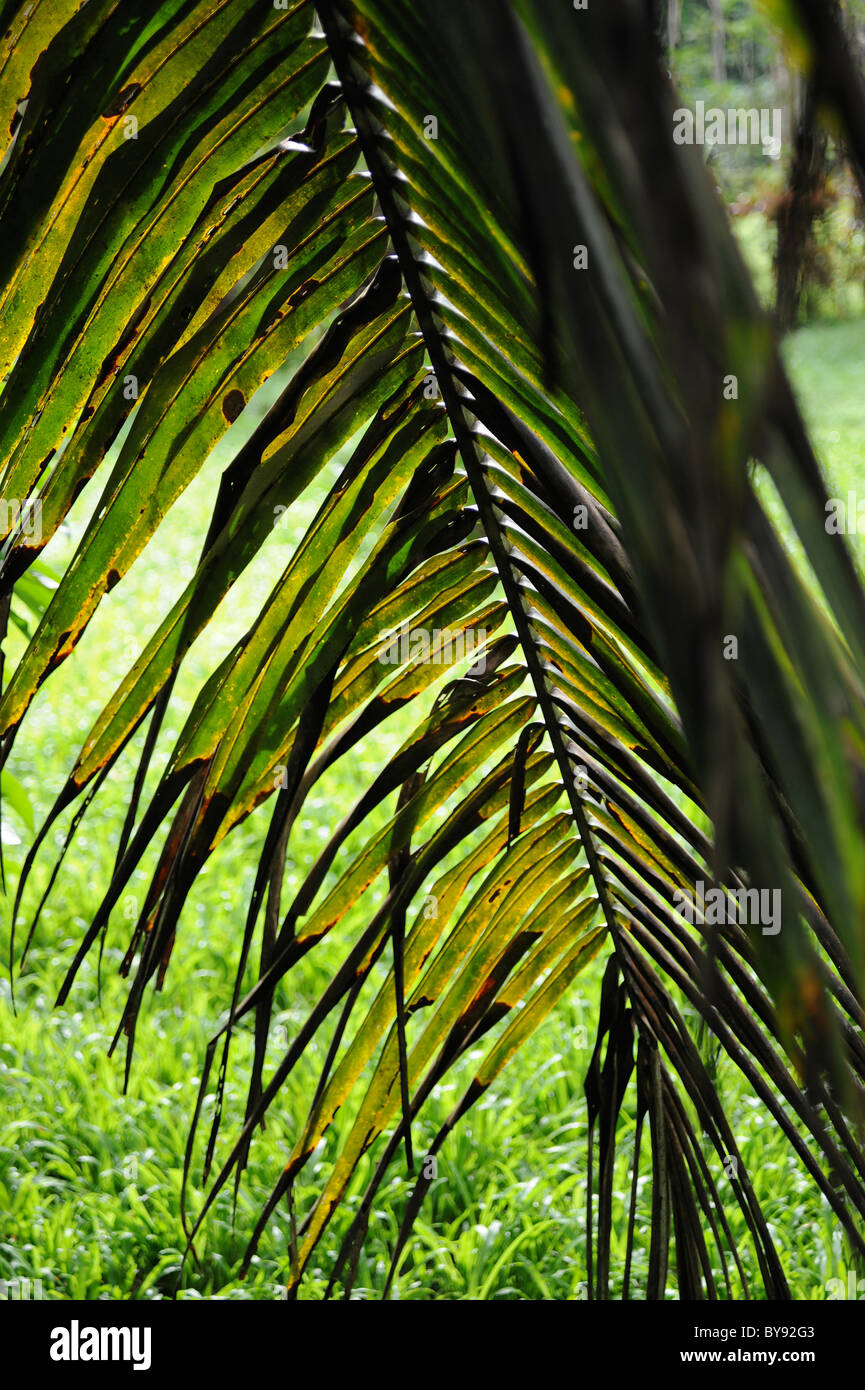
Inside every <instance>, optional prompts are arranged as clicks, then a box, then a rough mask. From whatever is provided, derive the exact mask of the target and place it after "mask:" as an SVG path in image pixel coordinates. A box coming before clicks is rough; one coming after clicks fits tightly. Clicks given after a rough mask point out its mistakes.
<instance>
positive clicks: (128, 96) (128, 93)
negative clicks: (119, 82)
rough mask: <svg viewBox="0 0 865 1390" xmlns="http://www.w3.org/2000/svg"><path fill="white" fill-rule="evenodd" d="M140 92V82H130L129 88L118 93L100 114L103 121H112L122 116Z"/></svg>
mask: <svg viewBox="0 0 865 1390" xmlns="http://www.w3.org/2000/svg"><path fill="white" fill-rule="evenodd" d="M140 91H141V83H140V82H130V84H129V86H128V87H124V88H123V91H122V92H118V93H117V96H116V97H115V98H114V100H113V101H112V103H111V105H110V106H109V107H108V108H107V109H106V110H105V111H103V112H102V119H103V121H113V120H114V119H115V117H117V116H122V115H123V112H124V111H125V110H126V108H127V106H128V105H129V104H130V102H132V101H133V100H134V99H135V97H137V96H138V93H139V92H140Z"/></svg>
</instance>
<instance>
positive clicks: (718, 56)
mask: <svg viewBox="0 0 865 1390" xmlns="http://www.w3.org/2000/svg"><path fill="white" fill-rule="evenodd" d="M709 8H710V9H711V11H712V77H713V79H714V81H715V82H723V81H724V79H725V78H726V76H727V54H726V31H725V27H724V0H709Z"/></svg>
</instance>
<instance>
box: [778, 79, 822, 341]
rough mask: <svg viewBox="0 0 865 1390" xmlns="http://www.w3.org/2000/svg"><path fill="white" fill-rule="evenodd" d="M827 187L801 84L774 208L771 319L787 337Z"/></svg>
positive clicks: (809, 90) (808, 92)
mask: <svg viewBox="0 0 865 1390" xmlns="http://www.w3.org/2000/svg"><path fill="white" fill-rule="evenodd" d="M825 187H826V134H825V131H823V130H822V129H821V128H820V125H819V123H818V120H817V111H816V104H815V100H814V89H813V87H812V85H811V83H810V82H808V83H806V84H805V88H804V92H803V95H802V102H801V110H800V115H799V121H798V124H797V127H796V139H795V143H794V146H793V159H792V163H791V166H790V179H789V183H788V185H787V190H786V192H785V194H784V197H783V199H782V200H781V203H780V205H779V207H778V214H777V217H778V243H777V249H776V252H775V296H776V298H775V314H776V318H777V322H778V328H779V329H780V331H781V332H782V333H788V332H789V331H790V329H791V328H793V327H794V325H795V323H796V316H797V313H798V311H799V302H800V300H801V298H802V291H803V289H804V287H805V284H806V281H807V275H808V262H809V252H810V251H811V249H812V246H813V237H814V220H815V217H817V216H818V215H819V212H820V209H821V207H822V203H823V196H824V192H825Z"/></svg>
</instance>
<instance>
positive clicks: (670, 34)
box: [667, 0, 682, 53]
mask: <svg viewBox="0 0 865 1390" xmlns="http://www.w3.org/2000/svg"><path fill="white" fill-rule="evenodd" d="M681 37H682V0H669V4H668V6H667V47H668V48H669V50H670V52H671V53H675V51H676V49H677V48H678V47H679V40H680V39H681Z"/></svg>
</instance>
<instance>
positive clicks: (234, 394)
mask: <svg viewBox="0 0 865 1390" xmlns="http://www.w3.org/2000/svg"><path fill="white" fill-rule="evenodd" d="M245 405H246V397H245V396H244V394H243V392H242V391H238V390H234V391H229V393H228V395H227V396H225V397H224V399H223V402H222V413H223V415H224V416H225V418H226V420H227V421H228V423H229V424H231V425H233V424H234V421H235V420H236V419H237V417H238V415H239V414H240V413H241V411H242V410H243V407H244V406H245Z"/></svg>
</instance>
